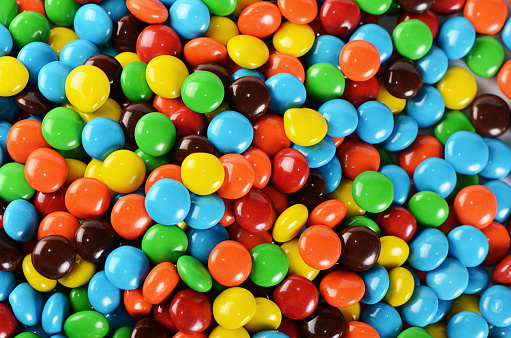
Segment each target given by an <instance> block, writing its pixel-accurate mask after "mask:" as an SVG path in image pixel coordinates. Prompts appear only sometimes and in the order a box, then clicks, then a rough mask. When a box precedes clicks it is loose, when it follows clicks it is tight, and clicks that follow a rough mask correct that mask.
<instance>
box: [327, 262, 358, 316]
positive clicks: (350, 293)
mask: <svg viewBox="0 0 511 338" xmlns="http://www.w3.org/2000/svg"><path fill="white" fill-rule="evenodd" d="M319 289H320V292H321V296H322V297H323V298H324V299H325V300H326V302H327V303H328V304H330V305H332V306H335V307H348V306H353V305H354V304H356V303H358V302H359V301H360V300H361V299H362V297H363V296H364V290H365V287H364V281H363V279H362V278H361V277H360V276H359V275H357V274H356V273H354V272H351V271H344V270H336V271H332V272H330V273H328V274H327V275H326V276H325V277H323V279H322V280H321V283H320V286H319ZM341 290H342V292H340V291H341Z"/></svg>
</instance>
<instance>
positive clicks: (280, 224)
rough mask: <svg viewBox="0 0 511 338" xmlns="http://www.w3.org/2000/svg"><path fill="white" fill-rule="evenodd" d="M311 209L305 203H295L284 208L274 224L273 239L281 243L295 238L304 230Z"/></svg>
mask: <svg viewBox="0 0 511 338" xmlns="http://www.w3.org/2000/svg"><path fill="white" fill-rule="evenodd" d="M308 217H309V211H308V210H307V207H306V206H305V205H303V204H294V205H292V206H290V207H288V208H287V209H286V210H284V211H283V212H282V213H281V214H280V216H279V217H278V218H277V220H276V221H275V224H274V225H273V233H272V236H273V239H274V240H275V241H276V242H279V243H285V242H287V241H290V240H291V239H293V238H295V237H296V236H297V235H298V234H299V233H300V231H302V229H303V227H304V226H305V224H307V218H308Z"/></svg>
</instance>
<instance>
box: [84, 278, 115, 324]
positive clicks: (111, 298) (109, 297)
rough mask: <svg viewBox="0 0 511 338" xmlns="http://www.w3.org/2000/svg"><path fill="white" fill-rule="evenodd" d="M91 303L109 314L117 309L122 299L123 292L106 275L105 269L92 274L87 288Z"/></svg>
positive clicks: (97, 309)
mask: <svg viewBox="0 0 511 338" xmlns="http://www.w3.org/2000/svg"><path fill="white" fill-rule="evenodd" d="M87 295H88V296H89V302H90V305H92V307H93V308H94V310H96V311H98V312H101V313H102V314H107V313H110V312H114V311H115V310H117V308H118V307H119V305H121V301H122V293H121V290H119V289H118V288H117V287H115V286H114V285H113V284H112V283H111V282H110V281H109V280H108V278H107V277H106V275H105V272H104V271H100V272H98V273H96V274H95V275H94V276H92V278H91V280H90V281H89V287H88V289H87Z"/></svg>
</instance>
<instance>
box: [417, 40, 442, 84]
mask: <svg viewBox="0 0 511 338" xmlns="http://www.w3.org/2000/svg"><path fill="white" fill-rule="evenodd" d="M415 65H416V66H417V68H419V71H420V72H421V75H422V82H424V83H425V84H428V85H432V84H435V83H437V82H438V81H440V79H441V78H442V77H444V75H445V73H446V72H447V68H448V67H449V60H448V59H447V55H445V52H444V51H443V50H442V49H441V48H439V47H437V46H432V47H431V49H430V50H429V52H428V54H426V55H424V56H423V57H422V58H421V59H419V60H417V61H415Z"/></svg>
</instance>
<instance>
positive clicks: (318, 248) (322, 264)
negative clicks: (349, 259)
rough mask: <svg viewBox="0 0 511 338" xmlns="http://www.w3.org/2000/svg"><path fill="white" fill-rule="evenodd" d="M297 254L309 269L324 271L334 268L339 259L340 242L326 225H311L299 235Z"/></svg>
mask: <svg viewBox="0 0 511 338" xmlns="http://www.w3.org/2000/svg"><path fill="white" fill-rule="evenodd" d="M298 252H299V253H300V256H301V257H302V259H303V260H304V262H305V263H307V265H309V266H310V267H312V268H314V269H318V270H326V269H329V268H331V267H332V266H334V265H335V263H337V261H338V260H339V257H341V240H340V238H339V236H338V235H337V234H336V233H335V232H334V231H333V230H332V229H331V228H329V227H327V226H326V225H313V226H311V227H309V228H307V229H306V230H305V231H304V232H302V234H301V235H300V238H299V240H298Z"/></svg>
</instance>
